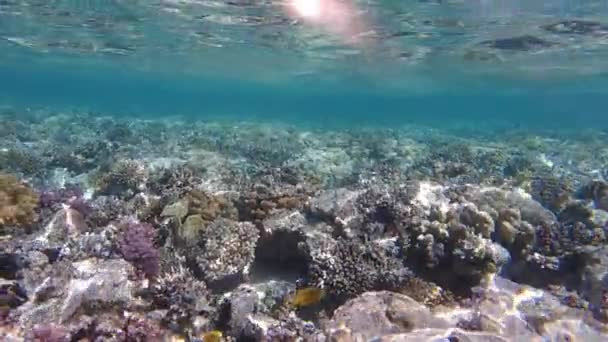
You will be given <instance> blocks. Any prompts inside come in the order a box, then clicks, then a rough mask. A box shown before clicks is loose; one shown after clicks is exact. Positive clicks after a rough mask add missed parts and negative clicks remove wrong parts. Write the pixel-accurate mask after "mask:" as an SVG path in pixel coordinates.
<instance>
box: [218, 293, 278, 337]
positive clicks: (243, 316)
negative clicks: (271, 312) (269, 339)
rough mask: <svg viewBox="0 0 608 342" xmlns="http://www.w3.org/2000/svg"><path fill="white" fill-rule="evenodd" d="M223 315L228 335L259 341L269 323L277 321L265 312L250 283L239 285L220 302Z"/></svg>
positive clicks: (265, 309)
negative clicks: (228, 331)
mask: <svg viewBox="0 0 608 342" xmlns="http://www.w3.org/2000/svg"><path fill="white" fill-rule="evenodd" d="M220 310H222V311H223V312H224V313H223V314H222V316H223V317H226V318H227V325H228V327H229V329H230V335H231V336H235V337H236V338H240V339H253V340H256V341H260V340H262V339H263V337H264V336H266V334H267V332H268V331H267V329H268V327H269V326H270V325H274V324H277V323H279V322H278V321H277V320H275V319H274V318H272V317H270V316H268V315H267V314H265V312H266V313H267V312H268V309H267V308H264V306H263V305H262V304H261V298H260V294H259V292H258V291H257V289H256V288H255V287H252V286H251V285H241V286H239V287H238V288H236V289H235V290H234V291H232V292H231V293H230V295H229V296H228V297H227V298H226V299H225V300H224V301H223V302H222V303H221V309H220Z"/></svg>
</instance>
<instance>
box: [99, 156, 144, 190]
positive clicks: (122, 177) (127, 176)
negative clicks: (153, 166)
mask: <svg viewBox="0 0 608 342" xmlns="http://www.w3.org/2000/svg"><path fill="white" fill-rule="evenodd" d="M146 177H147V175H146V172H145V170H144V169H143V167H142V166H141V165H140V164H139V163H138V162H136V161H134V160H123V161H120V162H118V163H116V164H114V165H113V166H112V167H111V169H110V170H109V171H108V172H107V173H105V174H102V175H101V176H100V178H99V179H98V181H97V187H98V189H99V193H100V194H102V195H119V196H123V197H130V196H132V195H134V194H135V192H137V191H138V189H139V187H140V186H141V185H143V184H145V182H146Z"/></svg>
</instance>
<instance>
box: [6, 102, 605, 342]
mask: <svg viewBox="0 0 608 342" xmlns="http://www.w3.org/2000/svg"><path fill="white" fill-rule="evenodd" d="M15 110H16V109H15ZM6 111H8V112H6V113H3V114H2V116H1V117H0V121H1V122H2V129H1V130H0V204H1V205H2V208H0V323H1V324H0V325H1V328H0V339H2V340H4V341H23V340H25V341H82V340H88V341H171V340H173V341H177V340H189V341H209V340H213V341H217V340H226V341H232V340H239V341H371V340H381V341H425V340H428V341H436V340H438V339H440V338H443V339H444V340H450V341H453V340H458V341H521V340H527V341H544V340H555V341H558V340H560V341H561V340H564V341H566V340H584V341H600V340H606V339H608V335H607V329H608V283H607V282H606V279H608V278H607V277H608V276H607V275H606V274H607V273H608V244H607V241H608V238H607V235H606V234H607V233H608V212H607V211H606V210H607V209H608V206H607V205H606V203H608V190H606V189H608V183H607V179H606V178H607V177H608V147H607V146H608V145H606V143H605V142H606V138H607V137H606V133H605V132H602V131H597V132H593V134H591V135H590V134H589V133H588V132H568V131H565V130H564V131H563V132H555V131H530V130H525V129H522V128H519V129H517V130H508V131H505V130H501V131H497V132H492V131H489V130H486V131H475V132H473V131H470V132H466V133H464V134H463V133H462V130H460V131H458V132H456V131H450V130H449V129H448V128H446V129H443V130H437V129H432V130H431V129H428V128H425V127H413V126H404V127H401V128H392V129H385V128H377V129H361V130H356V129H344V130H309V131H305V130H303V129H299V128H296V127H287V126H282V125H278V124H262V123H250V124H246V123H239V124H238V125H231V124H229V123H222V124H218V123H211V122H202V121H201V122H197V121H194V122H193V121H191V120H190V121H187V120H184V121H175V120H173V121H171V122H168V121H163V120H161V119H159V120H157V121H149V120H147V121H144V120H138V119H134V118H120V119H119V118H113V117H100V116H98V115H88V114H87V113H73V114H63V113H59V114H57V113H50V112H40V113H36V112H30V113H19V115H15V113H13V112H10V110H6ZM9 112H10V113H9ZM23 127H27V131H24V130H23ZM471 133H474V134H471ZM471 136H473V137H474V138H471ZM589 137H596V138H593V139H591V138H589ZM557 141H567V143H557Z"/></svg>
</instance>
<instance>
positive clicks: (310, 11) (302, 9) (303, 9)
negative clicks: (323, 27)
mask: <svg viewBox="0 0 608 342" xmlns="http://www.w3.org/2000/svg"><path fill="white" fill-rule="evenodd" d="M292 6H293V7H294V9H295V10H296V12H297V13H298V14H299V15H301V16H302V17H304V18H310V19H314V18H318V17H320V16H321V0H292Z"/></svg>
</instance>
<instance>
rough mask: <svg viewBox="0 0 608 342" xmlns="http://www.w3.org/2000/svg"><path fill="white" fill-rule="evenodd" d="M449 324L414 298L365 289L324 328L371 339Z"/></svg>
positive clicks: (336, 313) (442, 327)
mask: <svg viewBox="0 0 608 342" xmlns="http://www.w3.org/2000/svg"><path fill="white" fill-rule="evenodd" d="M449 326H450V323H449V322H448V321H447V320H444V319H441V318H439V317H436V316H435V315H433V313H432V312H431V311H430V310H429V309H428V308H427V307H425V306H424V305H422V304H419V303H418V302H416V301H415V300H413V299H412V298H410V297H408V296H405V295H401V294H397V293H393V292H387V291H381V292H366V293H363V294H362V295H360V296H358V297H356V298H354V299H351V300H349V301H347V302H346V303H345V304H344V305H342V306H340V307H339V308H338V309H337V310H336V311H335V312H334V315H333V317H332V319H331V321H330V322H328V323H327V324H326V326H324V330H326V331H331V330H334V329H344V328H347V329H349V330H350V335H351V336H352V337H355V339H360V340H365V341H369V340H371V339H373V338H374V337H382V336H385V335H392V334H398V333H406V332H411V331H415V330H424V329H433V328H435V329H444V328H448V327H449Z"/></svg>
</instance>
